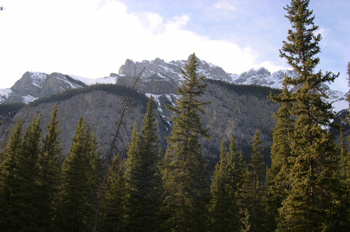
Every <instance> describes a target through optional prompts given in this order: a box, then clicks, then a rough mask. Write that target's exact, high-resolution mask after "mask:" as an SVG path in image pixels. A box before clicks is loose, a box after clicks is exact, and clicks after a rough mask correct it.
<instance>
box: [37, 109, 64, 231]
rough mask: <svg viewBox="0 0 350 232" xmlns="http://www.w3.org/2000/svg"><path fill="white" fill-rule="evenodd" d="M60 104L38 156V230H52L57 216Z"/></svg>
mask: <svg viewBox="0 0 350 232" xmlns="http://www.w3.org/2000/svg"><path fill="white" fill-rule="evenodd" d="M57 110H58V105H57V104H56V106H55V107H54V108H53V112H52V116H51V121H50V123H49V124H48V125H47V126H46V128H47V130H48V134H47V136H46V137H45V139H44V140H43V148H42V152H41V153H40V154H39V157H38V166H39V176H38V180H37V182H38V188H39V191H38V197H39V198H40V199H41V201H40V203H39V212H38V217H37V218H38V228H37V231H50V230H52V226H53V219H54V218H55V217H56V215H55V212H56V209H57V200H58V199H57V197H58V196H57V194H58V187H59V185H58V183H59V180H60V160H61V159H62V145H61V140H60V138H59V136H60V133H61V129H60V128H59V127H58V126H59V124H58V116H57Z"/></svg>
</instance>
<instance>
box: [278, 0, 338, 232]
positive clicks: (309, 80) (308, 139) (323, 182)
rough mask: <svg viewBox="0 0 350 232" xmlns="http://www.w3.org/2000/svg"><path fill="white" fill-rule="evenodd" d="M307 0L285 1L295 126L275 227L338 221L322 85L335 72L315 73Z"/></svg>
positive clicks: (330, 225) (309, 227)
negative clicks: (283, 196) (277, 220)
mask: <svg viewBox="0 0 350 232" xmlns="http://www.w3.org/2000/svg"><path fill="white" fill-rule="evenodd" d="M309 2H310V1H309V0H292V1H291V4H290V5H287V6H286V7H285V10H286V11H287V13H288V14H287V15H286V17H287V18H288V19H289V21H290V22H291V24H292V29H291V30H289V31H288V37H287V40H288V41H283V44H284V45H283V47H282V49H281V50H280V54H281V57H282V58H286V59H287V61H288V63H289V64H290V65H291V66H292V67H293V69H294V71H295V72H296V73H297V74H298V75H299V77H298V78H295V79H292V78H290V77H286V83H287V84H288V85H292V86H293V87H297V88H296V89H297V90H295V92H292V93H291V99H292V100H293V108H292V110H291V115H292V117H295V128H294V131H293V134H292V135H291V136H290V137H289V138H290V143H291V144H290V148H291V155H290V158H289V160H290V163H291V164H292V166H291V167H290V172H289V175H288V177H287V178H288V180H287V182H288V184H289V185H290V188H289V191H288V193H287V196H286V198H285V199H284V200H283V202H282V207H281V208H280V209H279V212H280V217H279V218H280V220H279V222H278V230H279V231H321V230H335V229H336V226H337V225H341V224H342V223H341V222H339V221H338V220H339V218H338V217H337V215H338V213H339V212H338V209H339V200H340V199H339V191H338V190H339V189H340V183H339V172H338V164H339V162H338V157H337V147H336V144H335V142H334V137H333V135H332V134H331V133H330V132H329V131H327V129H326V128H327V127H328V126H330V125H331V122H332V120H333V119H334V114H333V112H332V105H331V104H330V103H328V102H327V101H325V99H327V98H328V97H327V95H326V94H325V93H324V91H323V89H322V88H321V85H322V84H323V83H325V82H331V81H334V79H335V78H336V77H337V75H334V74H332V73H331V72H326V74H325V75H323V74H322V72H321V71H319V72H317V73H314V69H315V68H316V66H317V64H318V63H319V58H318V57H315V56H316V55H317V54H318V53H319V52H320V47H319V45H318V44H319V42H320V40H321V35H320V34H318V35H314V33H315V31H316V30H317V28H318V27H317V26H316V25H315V24H314V18H315V17H314V16H312V14H313V12H312V11H311V10H309V9H308V5H309Z"/></svg>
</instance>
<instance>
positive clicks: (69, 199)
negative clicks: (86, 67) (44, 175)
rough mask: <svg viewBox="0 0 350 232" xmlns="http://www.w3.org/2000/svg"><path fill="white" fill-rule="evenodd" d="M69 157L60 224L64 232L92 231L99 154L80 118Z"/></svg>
mask: <svg viewBox="0 0 350 232" xmlns="http://www.w3.org/2000/svg"><path fill="white" fill-rule="evenodd" d="M69 153H70V154H69V156H68V157H67V158H66V159H65V161H64V163H63V166H62V174H61V187H60V211H59V214H60V215H59V224H60V226H61V228H60V229H61V230H62V231H86V230H92V227H93V220H92V217H93V215H94V210H95V205H94V203H96V201H94V199H93V196H96V195H97V194H96V191H97V189H96V184H95V183H94V179H95V178H94V177H95V176H96V175H97V174H96V172H99V171H100V170H98V168H97V167H95V166H96V165H97V161H96V160H97V157H98V156H99V155H98V152H97V151H96V146H95V145H94V142H93V140H92V136H91V132H90V130H89V129H87V128H86V126H85V120H84V119H83V118H82V117H80V119H79V122H78V126H77V128H76V132H75V137H74V139H73V144H72V147H71V148H70V150H69Z"/></svg>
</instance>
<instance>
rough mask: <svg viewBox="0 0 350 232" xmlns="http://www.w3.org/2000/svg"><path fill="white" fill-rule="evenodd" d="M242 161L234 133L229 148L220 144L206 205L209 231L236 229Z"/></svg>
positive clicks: (241, 204)
mask: <svg viewBox="0 0 350 232" xmlns="http://www.w3.org/2000/svg"><path fill="white" fill-rule="evenodd" d="M245 171H246V170H245V164H244V161H243V158H242V155H241V154H240V152H238V149H237V147H236V143H235V139H234V136H233V135H232V137H231V141H230V152H227V151H226V147H225V145H224V142H222V144H221V155H220V161H219V162H218V163H217V165H216V170H215V172H214V177H213V180H212V185H211V193H212V199H211V202H210V207H209V215H210V231H239V230H240V229H241V228H243V227H244V226H245V225H243V224H241V218H242V216H243V215H241V212H242V211H243V198H244V197H245V196H244V195H245V193H244V192H243V185H244V181H245V178H246V177H245Z"/></svg>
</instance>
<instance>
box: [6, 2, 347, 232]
mask: <svg viewBox="0 0 350 232" xmlns="http://www.w3.org/2000/svg"><path fill="white" fill-rule="evenodd" d="M309 2H310V1H309V0H292V1H291V3H290V4H289V5H286V6H285V7H284V9H285V10H286V18H287V19H288V20H289V21H290V23H291V29H290V30H289V31H288V36H287V39H286V41H283V46H282V48H281V49H280V56H281V58H284V59H286V61H287V62H288V64H289V65H290V66H291V67H292V68H293V70H294V71H295V72H297V73H298V75H299V77H298V78H291V77H288V76H285V79H284V88H283V89H282V90H281V91H274V92H271V93H270V95H269V97H268V98H269V99H271V101H274V102H276V103H278V104H279V106H280V108H279V110H278V111H277V112H275V114H274V116H275V119H276V126H275V128H274V129H273V145H272V146H271V165H267V164H265V163H264V157H263V154H262V152H263V151H264V147H263V145H262V141H261V140H260V138H259V136H260V134H259V130H257V131H256V132H255V135H254V138H253V141H252V144H251V146H252V147H251V154H250V159H249V160H250V161H249V163H247V162H246V161H245V160H244V159H243V156H242V152H241V149H240V147H238V146H237V145H236V141H235V136H234V134H232V135H231V138H230V141H222V144H221V147H220V148H218V150H220V154H217V155H218V157H220V159H219V161H218V162H217V164H216V166H215V170H214V172H210V171H208V167H207V166H208V161H207V160H206V159H205V158H204V156H203V154H202V146H201V143H200V139H207V140H209V139H210V131H209V130H208V129H206V126H205V125H203V123H202V122H201V119H200V116H201V115H202V114H204V107H205V106H206V105H208V104H210V102H204V101H200V100H199V97H200V96H201V95H202V94H203V93H204V91H205V89H206V85H207V84H206V83H207V82H206V81H205V78H206V77H205V76H200V75H199V74H198V72H197V68H198V60H197V57H196V56H195V54H193V55H192V56H191V59H190V61H189V63H188V64H187V65H186V66H185V68H184V69H181V73H182V76H183V78H184V80H185V81H184V82H183V84H182V86H180V87H179V88H178V89H177V92H178V94H179V95H180V98H178V99H177V100H176V102H175V104H174V105H173V106H167V108H168V109H169V110H171V111H172V112H173V117H172V132H171V135H170V136H169V137H167V138H166V139H167V149H166V151H165V154H163V153H162V151H161V149H160V146H159V138H158V135H157V120H156V117H155V108H156V106H155V103H154V100H153V98H152V97H150V99H149V101H148V103H147V113H146V116H145V118H144V119H143V123H142V126H141V128H138V125H137V123H136V121H135V123H134V126H133V132H132V138H131V141H130V143H129V144H128V147H127V155H126V158H123V157H124V156H122V155H121V154H113V157H107V156H106V154H102V153H101V150H100V145H99V141H98V139H97V137H96V135H95V134H94V132H93V131H92V130H91V129H90V128H89V125H87V123H86V122H85V119H84V118H83V117H81V118H80V119H79V122H78V124H77V126H76V131H75V137H74V139H73V143H72V146H71V147H70V150H69V155H68V156H66V157H64V156H63V154H62V144H61V140H60V133H61V129H60V125H59V117H58V115H57V110H58V104H56V106H55V107H54V108H53V110H52V115H51V121H50V122H49V124H48V125H46V131H45V133H44V132H43V130H42V129H41V127H40V125H41V115H37V116H36V117H35V118H34V119H33V120H32V122H31V123H30V125H29V126H28V127H27V128H24V126H23V122H22V120H19V121H18V122H17V123H16V125H15V126H14V128H13V129H12V131H8V133H6V136H5V138H4V139H3V141H2V143H1V144H0V231H7V232H18V231H28V232H29V231H53V232H55V231H57V232H59V231H72V232H73V231H74V232H77V231H101V232H102V231H106V232H110V231H117V232H124V231H125V232H132V231H135V232H153V231H154V232H157V231H169V232H170V231H174V232H175V231H178V232H185V231H188V232H206V231H210V232H211V231H212V232H225V231H227V232H229V231H230V232H232V231H234V232H236V231H237V232H265V231H266V232H270V231H278V232H282V231H283V232H284V231H286V232H287V231H290V232H304V231H312V232H321V231H324V232H326V231H332V232H333V231H334V232H338V231H340V232H342V231H344V232H345V231H350V153H349V147H348V144H349V141H350V139H347V138H346V137H345V136H344V129H342V124H344V123H348V121H349V116H347V117H346V118H345V119H344V121H343V122H342V123H339V124H335V122H336V121H334V119H335V115H334V113H333V111H332V105H331V104H330V103H328V102H327V101H326V99H327V98H328V96H327V95H326V94H325V93H324V90H323V89H322V84H323V83H329V82H333V81H334V80H335V79H336V78H337V77H338V76H339V74H333V73H332V72H325V73H323V72H321V71H318V72H316V71H315V69H316V67H317V65H318V64H319V62H320V59H319V58H318V57H317V54H318V53H319V52H320V47H319V43H320V41H321V35H319V34H316V31H317V29H318V26H316V25H315V24H314V18H315V16H314V15H313V12H312V10H310V9H309ZM347 70H348V73H347V74H348V76H349V83H350V62H349V63H348V64H347ZM291 87H294V88H293V91H291V89H292V88H291ZM91 88H101V87H99V86H97V87H91ZM104 88H107V87H104ZM115 88H119V87H113V86H108V89H109V90H110V91H113V90H114V89H115ZM247 88H248V87H247ZM252 88H253V87H252ZM74 91H79V90H74ZM74 91H71V92H68V93H65V94H66V95H67V96H68V95H70V94H75V93H74ZM134 94H137V96H136V97H138V98H141V99H142V100H143V102H145V101H146V99H147V98H146V97H144V96H143V95H142V94H140V93H137V92H135V93H134ZM66 95H64V94H63V95H59V96H58V95H57V96H52V97H51V98H50V99H49V100H47V101H57V99H59V98H62V97H63V98H64V97H67V96H66ZM348 101H349V103H350V95H349V98H348ZM39 103H40V102H39V100H38V101H37V102H34V103H32V104H39ZM21 107H22V106H21ZM330 128H333V130H335V129H336V130H339V131H340V132H341V143H340V145H338V144H337V143H336V142H335V137H334V135H333V133H331V132H330ZM46 132H47V133H46ZM44 134H45V136H44ZM347 140H349V141H347ZM227 144H228V146H226V145H227ZM109 158H111V159H109Z"/></svg>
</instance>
